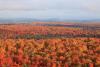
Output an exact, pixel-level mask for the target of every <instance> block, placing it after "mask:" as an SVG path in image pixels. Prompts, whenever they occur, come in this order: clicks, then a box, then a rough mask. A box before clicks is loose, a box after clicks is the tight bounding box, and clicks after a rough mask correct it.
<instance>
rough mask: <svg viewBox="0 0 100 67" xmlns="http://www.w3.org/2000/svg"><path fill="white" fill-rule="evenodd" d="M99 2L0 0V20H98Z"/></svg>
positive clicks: (92, 0) (84, 0)
mask: <svg viewBox="0 0 100 67" xmlns="http://www.w3.org/2000/svg"><path fill="white" fill-rule="evenodd" d="M99 8H100V0H0V18H5V17H6V18H8V17H11V18H13V17H15V18H16V17H35V18H47V17H54V18H64V19H66V18H71V19H73V18H77V19H80V18H86V19H87V18H91V19H92V18H100V13H99V12H100V9H99Z"/></svg>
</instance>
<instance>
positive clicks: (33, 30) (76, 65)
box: [0, 22, 100, 67]
mask: <svg viewBox="0 0 100 67" xmlns="http://www.w3.org/2000/svg"><path fill="white" fill-rule="evenodd" d="M0 67H100V23H98V22H97V23H96V22H95V23H94V22H91V23H88V22H85V23H81V22H32V23H8V24H7V23H6V24H2V23H1V24H0Z"/></svg>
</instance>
